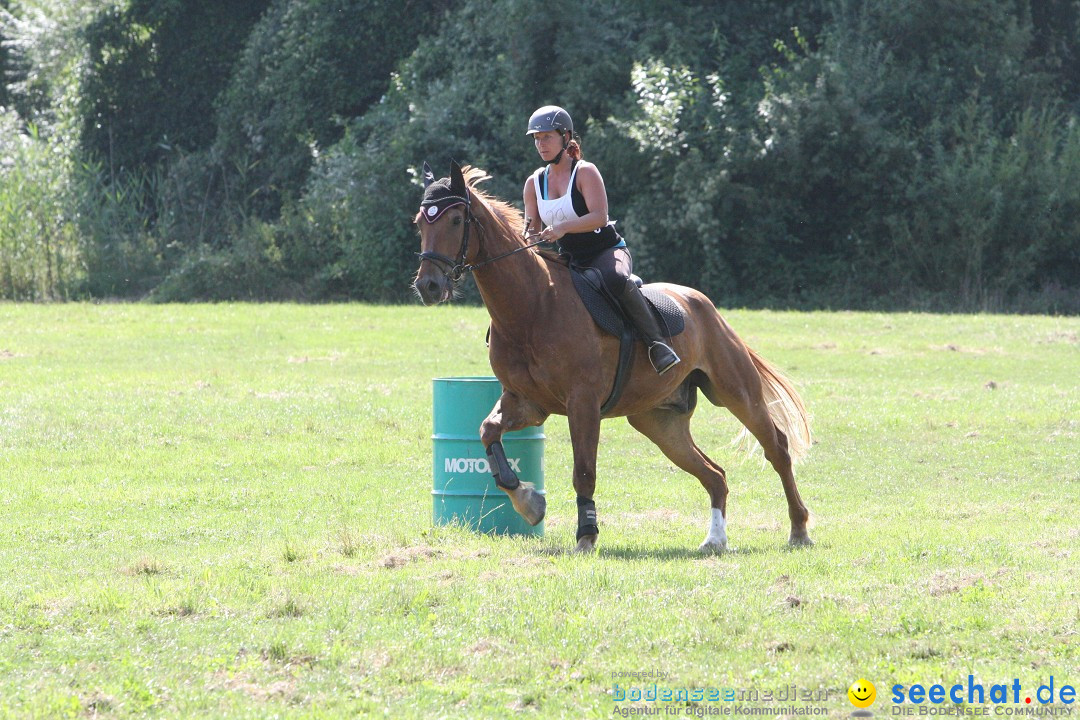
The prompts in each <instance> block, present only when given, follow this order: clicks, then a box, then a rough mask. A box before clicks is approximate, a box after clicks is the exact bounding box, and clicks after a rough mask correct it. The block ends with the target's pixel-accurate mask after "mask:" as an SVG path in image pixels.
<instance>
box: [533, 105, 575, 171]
mask: <svg viewBox="0 0 1080 720" xmlns="http://www.w3.org/2000/svg"><path fill="white" fill-rule="evenodd" d="M547 130H555V131H557V132H558V133H559V135H560V136H562V150H560V151H559V154H558V155H556V156H555V157H554V159H552V161H551V162H550V163H549V164H550V165H558V164H559V161H560V160H562V156H563V153H564V152H566V148H567V146H568V145H569V144H570V140H572V139H573V137H574V121H573V120H571V119H570V113H568V112H566V111H565V110H563V109H562V108H561V107H559V106H558V105H545V106H544V107H542V108H538V109H537V110H536V112H534V113H533V114H532V117H530V118H529V129H528V130H526V131H525V134H526V135H532V134H534V133H538V132H545V131H547Z"/></svg>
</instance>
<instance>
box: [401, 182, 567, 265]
mask: <svg viewBox="0 0 1080 720" xmlns="http://www.w3.org/2000/svg"><path fill="white" fill-rule="evenodd" d="M445 200H460V201H461V202H460V203H454V205H462V204H463V205H464V206H465V228H464V229H463V230H462V234H461V249H460V250H459V251H458V254H457V259H452V258H449V257H447V256H446V255H443V254H442V253H437V252H434V251H432V250H425V251H424V252H418V253H416V256H417V257H419V258H420V260H421V261H424V260H430V261H432V262H433V263H437V264H438V265H440V266H441V267H442V271H443V273H444V274H445V275H446V276H447V277H449V278H450V279H451V280H452V281H453V282H457V281H458V280H460V279H461V276H462V275H464V274H465V273H467V272H472V271H473V270H476V269H477V268H481V267H484V266H485V265H488V264H490V263H493V262H495V261H496V260H501V259H503V258H504V257H509V256H511V255H513V254H515V253H519V252H521V251H522V250H528V249H529V248H532V247H536V246H537V245H541V244H543V243H544V242H546V241H544V240H537V241H535V242H531V243H526V244H525V245H523V246H522V247H519V248H514V249H513V250H511V251H510V252H506V253H503V254H501V255H496V256H494V257H489V258H488V259H487V260H483V261H481V262H474V263H466V262H465V258H466V257H468V255H469V227H470V226H471V225H476V229H477V230H479V231H480V247H479V249H478V250H477V256H479V255H480V253H482V252H483V248H484V226H483V225H481V224H480V221H479V220H477V219H476V216H475V215H473V211H472V194H471V193H470V192H468V191H467V190H466V191H465V197H461V196H450V197H446V198H441V199H440V202H441V201H445ZM447 207H453V205H449V206H447ZM527 228H528V223H526V231H525V232H524V233H523V236H524V237H525V239H526V240H528V239H529V237H531V236H530V235H528V234H527V233H528V229H527Z"/></svg>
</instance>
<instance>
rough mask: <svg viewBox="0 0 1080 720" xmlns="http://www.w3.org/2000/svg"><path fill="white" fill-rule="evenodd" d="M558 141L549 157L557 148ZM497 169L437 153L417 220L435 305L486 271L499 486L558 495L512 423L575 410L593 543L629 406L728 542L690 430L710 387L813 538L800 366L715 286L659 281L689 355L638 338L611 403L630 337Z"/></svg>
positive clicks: (710, 538)
mask: <svg viewBox="0 0 1080 720" xmlns="http://www.w3.org/2000/svg"><path fill="white" fill-rule="evenodd" d="M564 138H565V136H564ZM567 145H569V143H567ZM544 148H545V149H544V152H543V153H542V157H543V156H544V155H547V156H548V157H552V156H551V154H550V153H549V152H548V151H547V149H546V146H544ZM545 159H547V158H545ZM552 159H554V158H553V157H552ZM560 160H561V158H560ZM564 169H565V168H564ZM571 172H572V171H571ZM485 178H486V176H485V175H484V173H483V172H482V171H480V170H476V169H471V168H466V169H465V170H462V168H461V167H460V166H459V165H458V164H457V163H452V164H451V168H450V177H448V178H443V179H441V180H435V178H434V176H433V175H432V174H431V172H430V169H429V168H428V167H427V165H426V163H425V166H424V186H425V189H424V198H423V201H422V202H421V204H420V212H419V213H418V214H417V216H416V220H415V222H416V224H417V226H418V228H419V230H420V250H421V251H420V253H419V255H420V267H419V269H418V270H417V273H416V280H415V282H414V287H415V288H416V292H417V294H418V295H419V296H420V298H421V299H422V300H423V301H424V303H425V304H427V305H434V304H437V303H440V302H444V301H446V300H449V299H450V298H451V297H452V296H453V287H454V282H455V281H456V280H458V279H459V278H460V277H461V276H462V275H463V274H464V273H465V272H470V271H471V272H472V273H473V277H474V278H475V279H476V286H477V288H478V289H479V290H480V296H481V297H482V298H483V300H484V305H485V306H486V307H487V310H488V314H489V315H490V317H491V346H490V349H489V358H490V360H491V369H492V371H493V372H494V373H495V376H496V377H497V378H498V379H499V382H500V384H501V385H502V388H503V392H502V395H501V396H500V397H499V400H498V402H496V403H495V407H494V408H493V409H492V411H491V413H490V414H489V415H488V417H487V419H486V420H484V422H483V424H482V425H481V426H480V441H481V443H482V444H483V446H484V448H485V449H486V450H487V454H488V458H489V462H490V465H491V468H492V474H493V475H494V476H495V484H496V486H497V487H499V489H501V490H503V491H504V492H505V493H506V494H507V495H508V496H509V498H510V502H511V503H512V504H513V506H514V509H515V510H517V511H518V513H520V514H521V515H522V517H524V518H525V519H526V520H527V521H528V522H530V523H532V524H533V525H535V524H537V523H539V522H540V521H541V520H543V518H544V514H545V512H546V508H547V504H546V500H545V499H544V496H543V495H541V494H539V493H537V492H536V491H535V490H534V489H533V488H532V487H531V486H530V485H529V484H528V483H524V482H521V481H520V480H519V479H518V477H517V475H516V474H515V473H514V471H513V469H512V468H511V467H510V464H509V463H508V461H507V458H506V452H505V450H504V449H503V446H502V436H503V434H504V433H507V432H514V431H515V430H521V429H522V428H526V427H530V426H533V425H539V424H541V423H543V422H544V420H546V419H547V417H548V416H549V415H551V414H560V415H566V417H567V420H568V421H569V423H568V424H569V430H570V442H571V444H572V445H573V449H574V474H573V483H574V490H575V492H576V493H577V507H578V531H577V548H576V550H578V551H579V552H587V551H590V550H593V549H594V546H595V544H596V540H597V537H598V535H599V525H598V522H597V517H596V504H595V502H594V493H595V491H596V456H597V448H598V445H599V442H600V421H601V420H602V419H603V418H606V417H621V416H625V417H626V418H627V420H628V421H629V423H630V425H631V426H633V427H634V429H636V430H637V431H639V432H640V433H642V434H643V435H645V436H646V437H647V438H649V439H650V440H652V441H653V442H654V443H656V445H657V446H659V447H660V449H661V450H662V451H663V452H664V454H665V455H666V456H667V457H668V458H669V459H670V460H671V461H672V462H673V463H675V465H677V466H678V467H679V468H681V469H683V470H685V471H686V472H688V473H690V474H692V475H694V476H695V477H697V478H698V480H699V481H700V482H701V484H702V485H703V486H704V487H705V490H706V491H707V492H708V494H709V501H710V506H711V516H710V521H709V526H708V534H707V535H706V536H705V541H704V542H703V543H702V544H701V549H702V550H703V551H706V552H716V551H720V550H723V549H724V548H726V546H727V529H726V527H727V524H726V523H727V521H726V516H725V512H726V503H727V495H728V487H727V479H726V475H725V473H724V470H723V468H721V467H720V466H719V465H718V464H716V463H715V462H714V461H713V460H711V459H710V458H709V457H708V456H707V455H705V453H704V452H702V451H701V449H700V448H699V447H698V446H697V445H696V444H695V443H694V439H693V437H692V436H691V434H690V417H691V416H692V415H693V413H694V408H695V407H696V405H697V392H698V391H699V390H700V391H701V393H702V394H703V395H704V396H705V397H706V398H707V399H708V400H709V401H710V402H711V403H713V404H714V405H718V406H721V407H726V408H727V409H728V410H729V411H731V413H732V414H733V415H734V416H735V417H736V418H738V420H739V422H741V423H742V424H743V426H744V427H746V429H747V430H748V431H749V433H750V434H751V435H753V437H754V438H755V439H757V441H758V442H759V443H760V444H761V447H762V450H763V451H764V454H765V458H766V460H768V461H769V462H770V463H771V464H772V466H773V468H774V469H775V470H776V472H777V474H778V475H779V476H780V481H781V483H782V485H783V488H784V494H785V496H786V498H787V504H788V517H789V518H790V520H791V534H790V537H789V542H791V543H792V544H796V545H801V544H809V543H810V536H809V535H808V534H807V530H806V524H807V521H808V519H809V517H810V513H809V511H807V509H806V505H804V504H803V501H802V498H801V497H800V496H799V490H798V488H797V487H796V484H795V476H794V474H793V472H792V462H793V460H795V459H797V458H798V457H799V456H800V455H802V454H803V453H804V452H805V451H806V449H807V448H808V447H809V444H810V427H809V421H808V419H807V415H806V409H805V407H804V406H803V404H802V400H801V399H800V398H799V395H798V393H797V392H796V391H795V389H794V388H793V387H792V386H791V383H790V382H789V381H788V380H787V378H785V377H784V376H783V375H782V374H780V373H779V372H778V371H777V370H776V369H775V368H773V367H772V366H771V365H770V364H769V363H768V362H766V361H765V360H764V359H762V358H761V356H760V355H758V354H757V353H756V352H754V351H753V350H751V349H750V348H749V347H747V346H746V345H745V344H744V343H743V341H742V340H741V339H739V336H738V335H736V334H735V331H734V330H732V329H731V327H730V326H729V325H728V324H727V323H726V322H725V321H724V319H723V318H722V317H721V316H720V315H719V313H717V312H716V308H715V307H714V306H713V304H712V302H711V301H710V300H709V299H708V298H707V297H705V296H704V295H703V294H702V293H700V292H698V291H697V290H694V289H692V288H687V287H681V286H678V285H668V284H656V285H653V286H652V287H653V288H655V289H656V290H657V291H658V292H662V293H663V294H664V295H666V296H667V297H668V299H669V300H670V301H671V302H673V303H674V304H676V305H678V307H679V310H680V312H681V313H682V315H683V316H684V318H685V330H684V331H683V332H682V333H681V334H679V335H678V336H677V337H675V338H672V339H671V340H672V344H673V345H674V347H675V349H677V350H678V353H679V355H680V356H681V357H682V361H681V362H680V363H678V365H676V366H675V367H674V368H672V369H671V370H669V371H668V372H666V373H664V374H663V375H660V376H658V375H657V374H656V373H655V372H654V371H653V368H651V367H649V364H648V362H647V360H646V358H645V357H643V356H645V355H646V354H647V353H646V349H645V347H644V346H643V345H640V344H639V345H637V346H636V347H635V349H634V353H633V355H632V356H631V360H630V370H629V374H630V377H629V380H628V381H627V383H626V386H625V389H624V390H623V392H622V394H621V395H620V396H619V398H618V400H617V401H616V402H615V404H614V405H613V406H612V407H610V408H607V409H602V406H603V405H604V400H605V398H606V397H607V396H608V394H609V389H610V388H611V386H612V382H613V380H614V378H615V375H616V364H617V360H618V356H619V340H618V338H616V337H614V336H612V335H606V334H604V332H603V331H601V330H600V328H599V327H598V326H597V325H596V323H595V322H593V319H592V317H591V316H590V315H589V312H588V310H586V308H585V306H584V304H583V303H582V301H581V299H580V298H579V297H578V294H577V292H576V291H575V289H574V285H573V281H572V279H571V276H570V272H571V271H570V269H569V268H568V267H567V265H566V264H565V263H564V262H557V261H556V260H553V259H551V258H550V257H547V256H545V255H542V254H539V253H535V252H530V249H531V246H530V244H527V243H526V241H525V239H524V237H523V236H524V229H525V228H524V223H523V221H522V217H521V213H520V211H519V210H517V209H516V208H514V207H512V206H511V205H509V204H507V203H505V202H503V201H501V200H498V199H496V198H494V197H492V196H490V195H487V194H485V193H483V192H482V191H480V190H479V189H477V188H476V183H478V182H479V181H480V180H483V179H485ZM567 185H569V182H567ZM568 190H569V188H568ZM570 192H572V191H570ZM565 194H570V193H569V192H566V193H565ZM590 207H594V209H596V207H599V206H590ZM587 214H588V213H587ZM572 229H578V227H577V226H574V227H573V228H572Z"/></svg>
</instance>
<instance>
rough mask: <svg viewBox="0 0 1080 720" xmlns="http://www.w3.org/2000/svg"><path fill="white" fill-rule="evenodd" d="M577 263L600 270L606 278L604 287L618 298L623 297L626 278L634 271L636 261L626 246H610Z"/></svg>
mask: <svg viewBox="0 0 1080 720" xmlns="http://www.w3.org/2000/svg"><path fill="white" fill-rule="evenodd" d="M576 264H578V265H583V266H585V267H592V268H596V269H597V270H599V271H600V275H601V276H602V277H603V278H604V287H606V288H607V291H608V292H609V293H611V294H612V295H613V296H614V297H616V298H619V297H622V293H623V288H624V287H626V278H628V277H630V275H631V274H632V273H633V272H634V261H633V259H632V258H631V257H630V251H629V250H627V249H626V248H624V247H618V248H608V249H607V250H604V251H603V252H601V253H600V254H599V255H597V256H596V257H594V258H592V259H591V260H589V261H588V262H585V263H581V262H579V263H576Z"/></svg>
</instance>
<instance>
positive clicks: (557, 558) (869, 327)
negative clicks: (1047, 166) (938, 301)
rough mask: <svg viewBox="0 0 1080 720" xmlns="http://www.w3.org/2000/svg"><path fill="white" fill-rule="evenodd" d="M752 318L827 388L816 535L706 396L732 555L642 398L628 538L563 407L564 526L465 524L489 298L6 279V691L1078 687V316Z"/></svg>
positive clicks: (231, 696)
mask: <svg viewBox="0 0 1080 720" xmlns="http://www.w3.org/2000/svg"><path fill="white" fill-rule="evenodd" d="M726 316H727V317H728V319H729V321H730V322H731V323H732V325H733V326H734V327H735V328H736V330H737V331H738V332H739V333H740V334H741V335H742V337H743V338H744V339H746V340H747V342H748V343H749V344H751V345H752V346H754V347H755V348H756V349H757V350H759V351H760V352H761V353H762V354H763V355H764V356H765V357H766V358H768V359H769V360H770V361H772V362H773V363H775V364H776V365H778V366H779V367H781V368H782V369H783V370H784V371H785V372H787V373H788V374H789V375H790V376H791V377H792V378H793V379H794V380H795V381H796V383H797V384H798V386H799V387H800V389H801V391H802V393H803V397H804V398H805V400H806V402H807V405H808V406H809V408H810V411H811V414H812V417H813V427H814V430H815V434H816V445H815V447H814V448H813V450H812V451H811V453H810V456H809V458H808V459H807V461H806V462H805V463H804V464H802V465H801V466H799V468H797V471H796V472H797V477H798V480H799V484H800V490H801V491H802V494H803V497H804V499H805V500H806V502H807V504H808V505H809V507H810V510H811V513H812V514H813V516H814V521H813V522H814V524H813V525H812V527H811V535H812V537H814V539H815V540H816V542H817V545H816V546H815V547H813V548H809V549H804V550H789V549H788V548H787V547H786V545H785V540H786V538H787V533H788V522H787V516H786V505H785V503H784V500H783V494H782V490H781V487H780V483H779V480H778V479H777V478H776V476H775V475H774V474H773V473H772V471H771V470H770V469H768V468H766V467H765V466H764V465H763V464H762V462H761V460H760V457H752V458H747V457H746V456H741V455H739V454H737V453H736V452H735V450H734V449H733V448H732V446H731V441H732V439H733V438H734V436H735V434H736V432H737V430H738V427H737V425H736V423H735V421H734V420H733V419H732V418H731V417H730V416H729V415H728V414H727V413H726V412H725V411H723V410H719V409H717V408H713V407H711V406H709V405H707V404H706V403H704V401H702V404H701V405H700V406H699V410H698V413H697V415H696V416H695V422H694V428H695V435H696V438H697V441H698V444H699V445H700V446H701V447H702V448H703V449H705V450H706V452H709V453H710V455H711V456H712V457H713V458H714V459H716V460H717V461H718V462H720V463H721V464H722V465H724V466H725V468H726V469H727V471H728V478H729V483H730V486H731V495H730V497H729V500H728V514H729V518H728V519H729V528H728V532H729V537H730V544H731V547H732V549H731V551H730V552H728V553H726V554H724V555H721V556H714V557H702V556H699V555H698V554H697V553H696V548H697V545H698V544H699V543H700V542H701V540H702V538H703V537H704V535H705V531H706V527H707V520H708V512H707V506H708V502H707V497H706V494H705V492H704V490H703V489H702V488H701V486H700V485H699V484H698V482H697V481H696V480H695V479H693V478H691V477H689V476H687V475H684V474H682V473H680V472H678V471H676V470H675V469H674V468H673V467H672V466H671V465H670V463H668V462H667V461H666V460H665V459H664V458H663V456H661V455H660V453H659V452H658V451H657V450H656V449H655V448H654V447H653V446H652V445H650V444H649V443H648V442H647V441H645V440H644V438H642V437H640V436H638V435H637V434H636V433H635V432H634V431H633V430H632V429H631V428H630V427H629V426H628V425H627V424H626V423H625V421H624V420H621V419H620V420H612V421H608V422H606V423H605V425H604V430H603V435H602V442H601V447H600V463H599V480H598V483H597V496H596V502H597V508H598V512H599V515H600V527H601V534H600V542H599V546H598V547H599V552H598V553H597V554H595V555H593V556H587V557H578V556H574V555H570V554H568V553H567V552H566V551H567V550H568V549H569V548H570V547H572V545H573V543H574V532H575V529H576V509H575V505H574V492H573V489H572V487H571V484H570V467H571V457H570V444H569V439H568V436H567V431H566V421H565V419H564V418H552V419H551V420H550V421H549V422H548V423H547V425H546V434H547V437H548V440H547V444H546V465H547V473H546V483H547V492H548V519H547V522H546V534H545V536H544V537H542V538H500V537H488V536H481V535H476V534H473V533H471V532H469V531H468V530H464V529H461V528H454V527H439V528H433V527H432V524H431V488H432V477H431V382H430V380H431V378H433V377H437V376H448V375H478V374H479V375H484V374H489V372H490V371H489V368H488V365H487V359H486V350H485V348H484V344H483V337H484V329H485V327H486V324H487V317H486V314H485V313H484V311H483V310H482V309H479V308H436V309H424V308H420V307H371V306H358V305H349V306H314V307H309V306H289V305H216V306H144V305H103V306H90V305H57V306H20V305H0V526H2V532H0V572H2V574H0V717H11V718H29V717H48V718H52V717H80V718H81V717H169V718H186V717H230V718H232V717H237V718H240V717H243V718H272V717H288V718H301V717H355V716H363V715H368V714H370V715H383V714H386V715H390V716H393V717H402V718H412V717H415V718H436V717H467V718H480V717H507V716H509V715H510V714H514V713H519V714H523V715H525V716H535V717H567V718H570V717H573V718H579V717H612V716H614V713H615V712H616V711H617V710H619V709H620V708H623V707H644V706H643V705H642V704H641V703H628V702H617V701H616V700H615V699H614V696H613V694H612V693H613V689H614V685H615V684H616V683H618V684H619V689H620V690H621V689H624V688H626V687H628V686H640V687H644V686H647V685H648V684H651V683H652V682H657V683H658V685H659V686H661V687H666V688H674V689H679V688H688V689H694V688H698V689H701V688H721V689H728V688H730V689H733V690H736V691H738V692H740V693H744V696H743V697H745V693H748V692H750V691H758V692H761V693H763V692H765V691H776V692H778V691H780V690H783V689H785V688H789V687H790V686H792V685H795V686H796V687H797V689H798V691H799V692H803V691H813V692H815V693H816V694H817V697H820V698H822V702H821V703H818V705H817V706H818V707H822V708H827V709H828V711H829V713H830V714H831V715H833V716H836V717H841V716H847V715H848V714H849V713H850V712H851V711H852V710H853V708H852V706H851V704H850V703H849V702H848V700H847V697H846V694H845V693H846V689H847V687H848V686H849V685H850V684H851V683H853V682H854V681H855V680H857V679H858V678H860V677H865V678H866V679H868V680H870V681H871V682H873V683H874V684H875V685H876V686H877V692H878V700H877V702H876V704H875V705H874V706H873V707H872V708H871V709H872V710H873V711H874V713H875V715H876V716H878V717H884V716H886V715H890V714H891V711H892V703H891V701H890V694H891V691H890V688H891V687H892V686H893V685H894V684H903V685H905V686H907V685H910V684H913V683H921V684H923V685H925V686H929V685H932V684H935V683H942V684H944V685H945V686H946V687H948V686H950V685H951V684H953V683H959V682H964V683H966V682H967V681H968V675H969V674H970V675H973V676H974V680H975V681H976V682H979V683H983V684H985V686H986V689H987V692H989V690H990V685H991V684H994V683H1011V682H1012V681H1013V680H1014V679H1018V680H1019V681H1020V682H1021V683H1022V685H1023V688H1024V692H1025V693H1029V694H1030V693H1033V692H1034V690H1035V688H1036V687H1037V686H1038V685H1041V684H1044V683H1046V682H1048V681H1049V679H1050V677H1051V676H1053V677H1054V681H1055V685H1056V687H1057V688H1060V687H1061V686H1062V685H1063V684H1069V685H1072V686H1074V687H1075V686H1077V685H1080V634H1078V633H1080V580H1078V575H1080V573H1078V572H1077V567H1078V565H1080V521H1078V514H1077V508H1078V506H1080V382H1078V378H1080V319H1077V318H1045V317H1006V316H966V315H965V316H960V315H957V316H940V315H939V316H930V315H911V314H896V315H891V314H857V313H811V314H807V313H777V312H748V311H732V312H728V313H726ZM631 672H646V673H648V672H651V673H653V674H654V675H653V676H652V678H651V679H649V678H648V677H647V676H646V677H641V678H634V677H628V676H627V675H626V673H631ZM620 673H621V674H622V675H619V674H620ZM658 678H659V679H658ZM737 704H738V703H730V702H728V703H725V702H722V701H721V702H710V701H707V700H706V701H704V702H698V703H696V704H687V703H685V702H680V703H677V704H673V705H670V706H662V707H666V710H665V712H667V714H666V715H665V716H667V717H673V716H682V717H696V716H703V715H705V714H706V713H708V712H712V711H723V709H725V708H726V709H728V710H730V709H731V708H732V707H734V706H735V705H737ZM750 704H754V703H750ZM756 704H757V705H758V706H761V707H766V708H769V707H773V706H776V705H777V703H772V702H770V701H765V700H761V698H760V697H759V698H758V700H757V702H756ZM650 705H651V704H650ZM744 705H745V703H744ZM785 705H790V703H786V704H785ZM1021 705H1023V699H1021ZM942 707H944V706H942ZM1071 707H1072V708H1074V709H1073V713H1074V715H1075V714H1076V713H1078V712H1080V709H1077V706H1076V705H1073V706H1071ZM998 709H1000V708H998ZM668 710H669V711H670V712H668ZM990 713H991V714H994V708H992V707H991V709H990Z"/></svg>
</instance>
